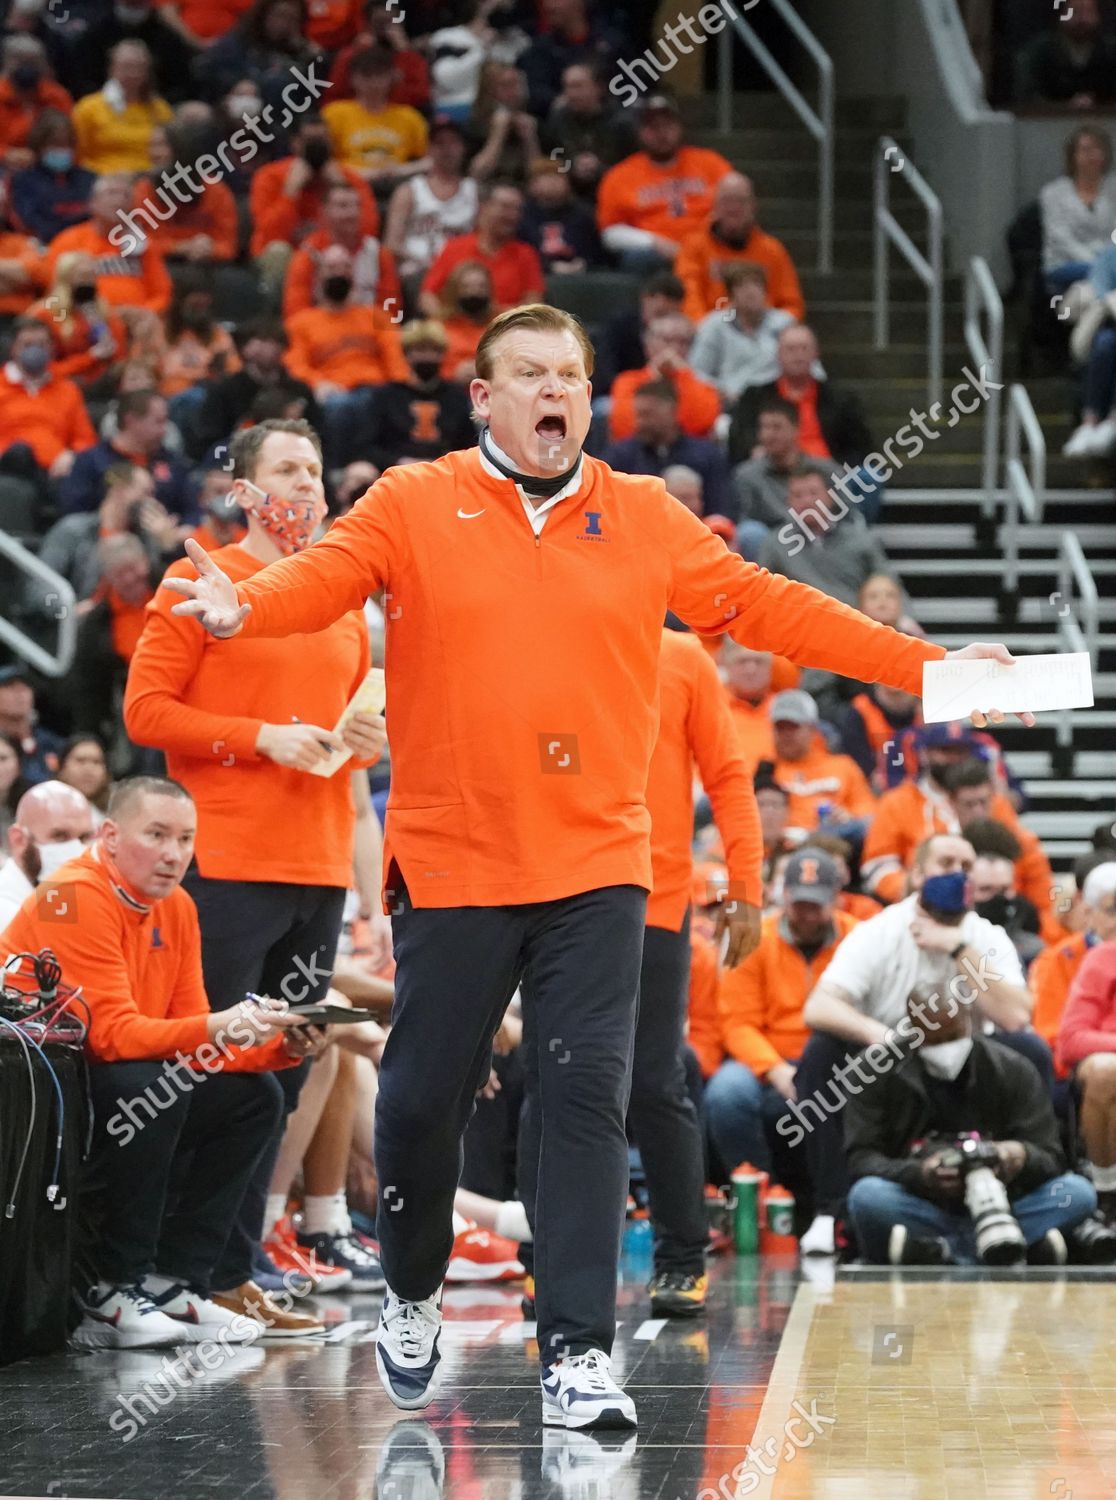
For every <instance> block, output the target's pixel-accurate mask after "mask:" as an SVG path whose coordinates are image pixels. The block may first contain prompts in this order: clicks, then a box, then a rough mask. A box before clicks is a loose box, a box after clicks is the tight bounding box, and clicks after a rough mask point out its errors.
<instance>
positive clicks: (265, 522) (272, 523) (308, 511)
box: [243, 479, 326, 557]
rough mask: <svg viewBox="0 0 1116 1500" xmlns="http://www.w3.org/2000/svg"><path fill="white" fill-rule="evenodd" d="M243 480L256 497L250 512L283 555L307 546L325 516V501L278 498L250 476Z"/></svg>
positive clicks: (317, 497) (285, 555)
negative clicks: (253, 481)
mask: <svg viewBox="0 0 1116 1500" xmlns="http://www.w3.org/2000/svg"><path fill="white" fill-rule="evenodd" d="M243 482H244V483H245V484H246V485H247V486H248V488H249V489H250V490H255V492H256V494H257V495H258V496H259V499H258V500H256V501H255V502H254V503H253V505H252V514H253V515H254V516H255V518H256V520H257V521H258V522H259V523H260V525H261V526H262V527H263V529H264V530H265V531H266V532H267V534H268V536H269V537H270V538H271V540H272V541H273V542H274V543H275V545H276V546H277V547H278V548H279V551H280V552H281V553H282V554H283V556H284V557H290V556H291V555H292V554H293V553H295V552H301V551H302V550H303V548H304V547H309V545H310V543H311V541H312V540H313V538H314V533H315V531H317V529H318V527H319V526H320V525H321V523H322V521H323V520H324V519H325V513H326V503H325V501H324V500H323V499H322V497H321V496H320V495H319V496H316V497H315V498H314V499H313V500H280V499H279V498H278V496H276V495H270V494H268V492H267V490H261V489H260V487H259V485H258V484H253V483H252V481H251V480H250V479H245V480H244V481H243Z"/></svg>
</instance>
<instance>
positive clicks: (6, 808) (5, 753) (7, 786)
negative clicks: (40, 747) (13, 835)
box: [0, 734, 31, 928]
mask: <svg viewBox="0 0 1116 1500" xmlns="http://www.w3.org/2000/svg"><path fill="white" fill-rule="evenodd" d="M30 786H31V783H30V782H29V781H28V780H27V778H26V776H24V774H23V767H22V766H21V765H20V755H19V741H18V740H14V739H12V737H11V735H10V734H0V839H2V838H5V837H6V836H7V832H8V829H9V828H10V827H11V826H12V823H13V822H14V820H15V815H16V808H17V807H18V806H19V799H20V798H21V797H22V796H23V794H24V792H26V791H28V790H29V789H30ZM4 889H5V865H4V863H3V862H0V903H2V902H3V900H4ZM3 925H4V914H3V911H2V910H0V928H2V927H3Z"/></svg>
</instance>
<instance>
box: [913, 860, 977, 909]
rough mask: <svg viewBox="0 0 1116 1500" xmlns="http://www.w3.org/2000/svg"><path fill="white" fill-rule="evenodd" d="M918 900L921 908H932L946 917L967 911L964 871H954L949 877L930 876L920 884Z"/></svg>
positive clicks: (967, 896) (967, 900)
mask: <svg viewBox="0 0 1116 1500" xmlns="http://www.w3.org/2000/svg"><path fill="white" fill-rule="evenodd" d="M918 899H919V901H920V903H921V904H922V905H923V906H925V907H933V908H934V910H935V911H940V912H942V913H943V914H944V915H946V916H956V914H957V913H958V912H963V911H968V910H969V904H970V903H969V883H968V877H967V876H966V874H965V872H964V870H954V871H953V873H952V874H950V875H931V876H929V877H928V879H926V880H924V881H923V882H922V889H921V890H920V891H919V893H918Z"/></svg>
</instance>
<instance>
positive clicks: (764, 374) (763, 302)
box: [690, 261, 798, 442]
mask: <svg viewBox="0 0 1116 1500" xmlns="http://www.w3.org/2000/svg"><path fill="white" fill-rule="evenodd" d="M724 278H725V290H726V298H725V300H724V302H723V303H722V305H721V306H719V307H718V308H717V310H716V311H715V312H710V313H707V314H706V315H705V316H704V317H703V318H702V320H701V322H700V324H699V326H698V331H697V336H696V337H695V339H694V347H693V350H692V352H691V355H690V364H691V366H692V368H693V369H694V371H695V373H696V374H698V375H701V376H703V377H704V378H705V379H706V380H708V381H710V382H712V384H713V385H715V386H716V387H717V389H718V391H720V393H721V400H722V401H723V403H724V404H725V406H731V405H732V404H733V402H734V401H735V400H736V399H737V397H738V396H739V395H740V393H741V392H742V391H743V390H744V387H745V386H749V385H770V383H771V382H772V381H773V380H775V379H777V377H778V374H779V335H780V334H781V333H782V331H783V329H784V328H788V327H790V325H791V324H792V323H793V322H794V318H793V317H792V316H791V314H790V313H789V312H783V311H781V310H780V309H779V308H775V307H771V306H770V305H769V304H768V301H767V272H766V271H765V270H764V268H763V267H762V266H756V265H751V264H749V262H747V261H741V262H740V263H739V264H736V263H730V264H729V265H728V266H726V267H725V272H724ZM797 419H798V412H797V408H796V409H795V425H796V427H797ZM760 441H761V442H762V438H761V439H760Z"/></svg>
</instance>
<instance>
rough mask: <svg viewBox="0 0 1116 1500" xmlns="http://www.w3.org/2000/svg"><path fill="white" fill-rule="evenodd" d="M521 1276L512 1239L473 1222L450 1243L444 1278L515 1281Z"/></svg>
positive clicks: (517, 1248) (451, 1279) (516, 1247)
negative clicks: (451, 1244) (448, 1260)
mask: <svg viewBox="0 0 1116 1500" xmlns="http://www.w3.org/2000/svg"><path fill="white" fill-rule="evenodd" d="M522 1275H524V1270H523V1266H522V1265H521V1263H520V1260H519V1246H518V1245H517V1244H516V1242H515V1241H514V1240H506V1239H504V1237H503V1235H500V1234H493V1233H491V1231H490V1230H487V1229H480V1228H478V1227H477V1225H475V1224H474V1225H473V1226H472V1227H471V1228H469V1229H463V1230H462V1231H461V1233H460V1234H459V1235H457V1236H456V1238H455V1239H454V1242H453V1251H452V1252H451V1254H450V1263H449V1265H448V1266H447V1267H446V1280H447V1281H518V1280H519V1278H520V1277H521V1276H522Z"/></svg>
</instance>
